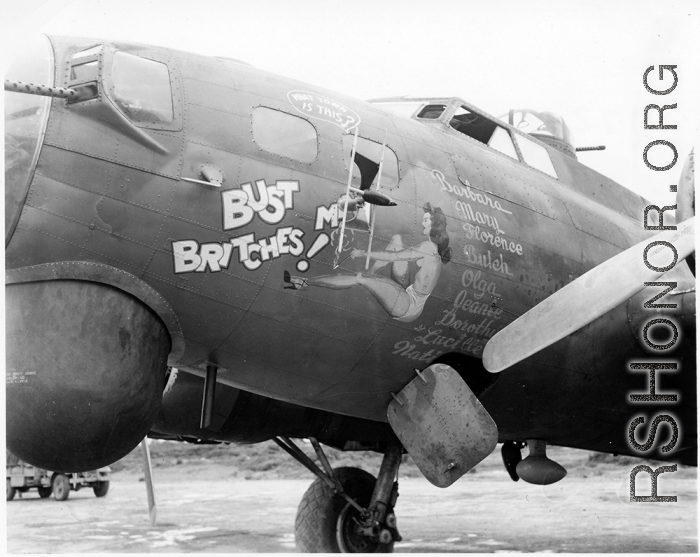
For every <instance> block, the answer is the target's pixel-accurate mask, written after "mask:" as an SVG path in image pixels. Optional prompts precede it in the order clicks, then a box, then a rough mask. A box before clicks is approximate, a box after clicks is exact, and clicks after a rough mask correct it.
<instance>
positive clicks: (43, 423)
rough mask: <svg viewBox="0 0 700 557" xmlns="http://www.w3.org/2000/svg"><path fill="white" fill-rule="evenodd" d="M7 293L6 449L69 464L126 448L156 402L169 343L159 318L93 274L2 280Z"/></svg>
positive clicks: (72, 467) (69, 467) (84, 463)
mask: <svg viewBox="0 0 700 557" xmlns="http://www.w3.org/2000/svg"><path fill="white" fill-rule="evenodd" d="M5 293H6V324H7V332H6V339H7V361H6V365H7V367H6V385H7V390H6V398H7V445H8V449H9V450H10V451H12V452H13V453H14V454H16V455H17V456H18V457H19V458H21V459H22V460H24V461H26V462H28V463H30V464H33V465H35V466H38V467H40V468H46V469H49V470H62V471H71V472H79V471H84V470H94V469H96V468H100V467H102V466H105V465H107V464H111V463H113V462H115V461H116V460H118V459H120V458H121V457H123V456H124V455H126V454H127V453H129V452H130V451H131V450H132V449H133V448H134V447H136V446H137V445H138V443H139V442H140V441H141V439H143V438H144V437H145V436H146V434H147V433H148V431H149V429H150V428H151V425H152V423H153V421H154V420H155V418H156V416H157V414H158V411H159V409H160V401H161V396H162V392H163V387H164V384H165V372H166V366H167V356H168V352H169V351H170V336H169V334H168V332H167V330H166V328H165V326H164V325H163V323H162V321H161V320H160V319H159V318H158V316H156V315H155V314H154V313H153V312H152V311H151V310H150V309H149V308H147V307H146V306H145V305H144V304H143V303H142V302H140V301H139V300H137V299H136V298H134V297H133V296H131V295H129V294H127V293H126V292H124V291H122V290H119V289H117V288H113V287H110V286H107V285H104V284H99V283H95V282H89V281H81V280H49V281H38V282H28V283H20V284H9V285H7V286H6V288H5Z"/></svg>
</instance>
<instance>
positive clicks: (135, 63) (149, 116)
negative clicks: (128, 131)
mask: <svg viewBox="0 0 700 557" xmlns="http://www.w3.org/2000/svg"><path fill="white" fill-rule="evenodd" d="M112 81H113V82H114V99H115V101H116V102H117V105H118V106H119V108H120V109H121V110H123V111H124V113H125V114H126V115H127V116H128V117H129V118H130V119H131V120H133V121H135V122H142V123H145V124H169V123H170V122H172V121H173V98H172V89H171V86H170V74H169V73H168V66H166V65H165V64H162V63H161V62H156V61H154V60H148V59H146V58H140V57H139V56H134V55H132V54H127V53H125V52H115V53H114V61H113V65H112Z"/></svg>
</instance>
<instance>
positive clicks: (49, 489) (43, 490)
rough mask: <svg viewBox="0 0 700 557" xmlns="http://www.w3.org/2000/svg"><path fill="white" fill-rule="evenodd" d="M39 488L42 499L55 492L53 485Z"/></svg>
mask: <svg viewBox="0 0 700 557" xmlns="http://www.w3.org/2000/svg"><path fill="white" fill-rule="evenodd" d="M37 490H38V491H39V497H41V498H42V499H46V498H47V497H51V493H53V488H52V487H51V486H49V487H39V488H38V489H37Z"/></svg>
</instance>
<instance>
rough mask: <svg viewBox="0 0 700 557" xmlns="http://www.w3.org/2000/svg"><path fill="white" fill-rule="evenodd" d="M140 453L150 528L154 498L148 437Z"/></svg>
mask: <svg viewBox="0 0 700 557" xmlns="http://www.w3.org/2000/svg"><path fill="white" fill-rule="evenodd" d="M141 451H142V453H143V474H144V476H145V477H146V493H147V495H148V517H149V518H150V519H151V526H155V525H156V514H157V511H158V509H157V508H156V497H155V493H154V491H153V467H152V466H151V453H150V451H149V450H148V437H144V438H143V441H141Z"/></svg>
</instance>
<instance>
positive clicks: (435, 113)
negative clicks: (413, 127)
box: [416, 104, 447, 120]
mask: <svg viewBox="0 0 700 557" xmlns="http://www.w3.org/2000/svg"><path fill="white" fill-rule="evenodd" d="M446 108H447V105H444V104H427V105H425V106H424V107H423V108H421V110H420V112H419V113H418V114H416V118H422V119H423V120H437V119H438V118H440V116H442V113H443V112H445V109H446Z"/></svg>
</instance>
